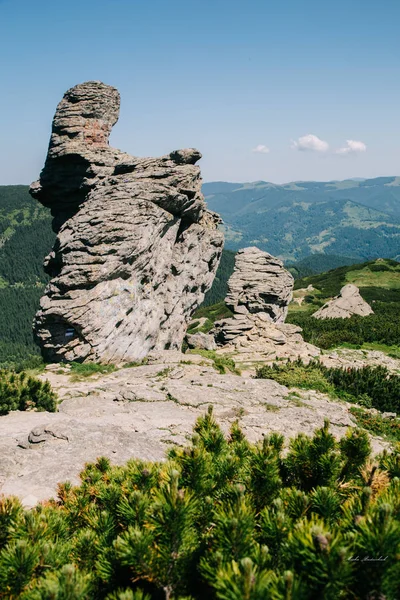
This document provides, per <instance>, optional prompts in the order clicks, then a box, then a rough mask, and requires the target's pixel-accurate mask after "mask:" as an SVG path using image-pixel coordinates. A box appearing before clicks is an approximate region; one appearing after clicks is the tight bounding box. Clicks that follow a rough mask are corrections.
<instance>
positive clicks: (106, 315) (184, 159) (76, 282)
mask: <svg viewBox="0 0 400 600" xmlns="http://www.w3.org/2000/svg"><path fill="white" fill-rule="evenodd" d="M119 103H120V100H119V93H118V91H117V90H116V89H115V88H113V87H110V86H107V85H105V84H103V83H100V82H88V83H84V84H80V85H77V86H75V87H74V88H72V89H71V90H69V91H68V92H67V93H66V94H65V95H64V98H63V99H62V101H61V102H60V104H59V105H58V107H57V110H56V114H55V117H54V120H53V128H52V135H51V139H50V146H49V151H48V155H47V159H46V163H45V166H44V169H43V171H42V173H41V176H40V179H39V181H37V182H35V183H33V184H32V186H31V190H30V191H31V194H32V195H33V196H34V197H35V198H37V199H38V200H39V202H41V203H42V204H43V205H45V206H47V207H50V208H51V212H52V215H53V217H54V219H53V227H54V229H55V231H56V232H57V233H58V236H57V239H56V243H55V245H54V248H53V250H52V252H51V253H50V254H49V256H48V257H47V258H46V259H45V270H46V271H47V272H48V273H49V274H50V275H51V277H52V279H51V281H50V283H49V285H48V286H47V288H46V290H45V294H44V296H43V297H42V299H41V304H40V310H39V312H38V313H37V315H36V318H35V322H34V332H35V336H36V340H37V341H38V343H39V345H40V346H41V349H42V353H43V355H44V357H45V358H46V359H47V360H50V361H54V362H58V361H64V360H68V361H71V360H80V361H82V360H85V359H90V360H98V361H102V362H124V361H135V360H139V359H141V358H143V357H144V356H146V355H147V354H148V353H149V352H150V351H159V350H164V349H170V348H171V349H177V348H180V345H181V343H182V339H183V336H184V334H185V329H186V325H187V321H188V320H189V319H190V315H191V314H192V312H193V311H194V310H195V309H196V308H197V306H198V305H199V304H200V303H201V302H202V300H203V297H204V294H205V292H206V291H207V290H208V289H209V288H210V286H211V284H212V281H213V279H214V276H215V272H216V269H217V266H218V263H219V259H220V256H221V252H222V246H223V236H222V233H221V232H220V231H219V230H218V229H217V227H218V223H219V222H220V219H219V217H218V215H216V214H215V213H212V212H211V211H208V210H207V207H206V204H205V202H204V198H203V196H202V194H201V177H200V169H199V167H197V166H195V163H196V162H197V161H198V160H199V158H201V154H200V153H199V152H198V151H197V150H194V149H186V150H177V151H174V152H171V154H169V155H167V156H162V157H161V158H137V157H133V156H130V155H129V154H125V153H124V152H121V151H119V150H115V149H114V148H111V147H110V146H109V145H108V137H109V134H110V131H111V128H112V126H113V125H114V124H115V123H116V121H117V119H118V114H119Z"/></svg>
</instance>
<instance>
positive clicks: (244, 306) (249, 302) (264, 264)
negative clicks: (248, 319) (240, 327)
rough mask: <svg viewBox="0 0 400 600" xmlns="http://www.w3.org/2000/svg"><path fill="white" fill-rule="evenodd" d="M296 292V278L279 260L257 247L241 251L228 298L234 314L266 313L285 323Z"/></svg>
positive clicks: (237, 255)
mask: <svg viewBox="0 0 400 600" xmlns="http://www.w3.org/2000/svg"><path fill="white" fill-rule="evenodd" d="M292 292H293V277H292V275H291V273H289V271H286V269H285V268H284V266H283V263H282V261H280V260H279V259H278V258H275V257H274V256H272V255H271V254H269V253H268V252H263V251H262V250H259V248H256V247H255V246H252V247H250V248H244V249H243V250H239V251H238V252H237V254H236V258H235V270H234V272H233V274H232V276H231V278H230V279H229V282H228V295H227V297H226V298H225V302H226V304H227V306H228V307H229V308H230V309H231V310H232V311H233V312H234V313H236V314H241V315H247V314H257V313H263V314H265V316H266V320H268V321H270V322H271V323H284V321H285V318H286V315H287V311H288V305H289V302H290V301H291V299H292Z"/></svg>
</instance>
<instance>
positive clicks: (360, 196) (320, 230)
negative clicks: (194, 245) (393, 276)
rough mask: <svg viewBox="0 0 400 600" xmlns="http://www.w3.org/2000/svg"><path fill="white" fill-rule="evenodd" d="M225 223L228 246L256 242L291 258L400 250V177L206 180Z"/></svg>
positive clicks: (212, 201) (210, 198)
mask: <svg viewBox="0 0 400 600" xmlns="http://www.w3.org/2000/svg"><path fill="white" fill-rule="evenodd" d="M203 193H204V195H205V196H206V200H207V203H208V205H209V207H210V208H211V209H212V210H215V211H216V212H218V213H219V214H220V215H221V216H222V218H223V220H224V223H225V230H226V248H229V249H232V250H237V249H238V248H240V247H244V246H249V245H257V246H259V247H260V248H261V249H263V250H267V251H268V252H271V253H272V254H275V255H277V256H280V257H282V258H283V259H285V260H287V261H299V260H302V259H304V258H306V257H307V256H309V255H310V254H315V253H326V254H333V255H339V256H340V255H343V256H347V257H351V258H354V259H357V260H368V259H371V258H376V257H379V256H383V257H393V258H396V257H398V256H399V255H400V177H378V178H375V179H366V180H355V179H350V180H345V181H330V182H313V181H311V182H310V181H308V182H292V183H288V184H283V185H278V184H273V183H269V182H264V181H257V182H254V183H244V184H240V183H229V182H220V181H219V182H214V183H205V184H204V185H203Z"/></svg>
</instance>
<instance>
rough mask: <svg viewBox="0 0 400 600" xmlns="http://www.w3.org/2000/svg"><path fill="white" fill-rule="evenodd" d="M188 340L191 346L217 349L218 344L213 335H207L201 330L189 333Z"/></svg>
mask: <svg viewBox="0 0 400 600" xmlns="http://www.w3.org/2000/svg"><path fill="white" fill-rule="evenodd" d="M186 342H187V345H188V346H189V348H193V349H194V348H197V349H199V350H216V348H217V344H216V343H215V340H214V338H213V337H212V335H207V334H206V333H202V332H201V331H199V332H198V333H187V334H186Z"/></svg>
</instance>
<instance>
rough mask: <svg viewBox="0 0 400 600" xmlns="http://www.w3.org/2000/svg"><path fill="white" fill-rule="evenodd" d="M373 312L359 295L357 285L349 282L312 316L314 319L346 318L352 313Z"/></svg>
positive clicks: (362, 315) (364, 314) (363, 313)
mask: <svg viewBox="0 0 400 600" xmlns="http://www.w3.org/2000/svg"><path fill="white" fill-rule="evenodd" d="M373 312H374V311H373V310H372V308H371V307H370V305H369V304H368V302H365V300H364V299H363V297H362V296H361V294H360V290H359V289H358V287H357V286H356V285H353V284H352V283H349V284H347V285H345V286H344V287H342V289H341V290H340V294H339V296H336V297H335V298H333V299H332V300H329V302H327V303H326V304H324V305H323V306H322V307H321V308H320V309H319V310H317V312H315V313H314V314H313V315H312V316H313V317H315V318H316V319H348V318H350V317H351V316H353V315H360V316H361V317H366V316H367V315H372V314H373Z"/></svg>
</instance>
